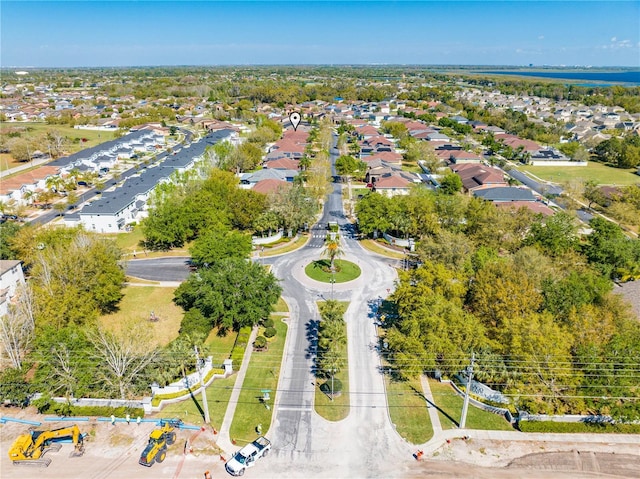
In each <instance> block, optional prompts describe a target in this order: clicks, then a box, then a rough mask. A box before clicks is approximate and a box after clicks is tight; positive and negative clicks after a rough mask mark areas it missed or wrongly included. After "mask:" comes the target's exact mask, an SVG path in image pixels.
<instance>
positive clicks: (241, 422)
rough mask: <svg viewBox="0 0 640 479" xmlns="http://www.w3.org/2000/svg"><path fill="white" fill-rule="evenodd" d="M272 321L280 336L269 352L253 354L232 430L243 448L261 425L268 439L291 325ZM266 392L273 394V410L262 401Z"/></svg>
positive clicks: (273, 341) (232, 434) (255, 434)
mask: <svg viewBox="0 0 640 479" xmlns="http://www.w3.org/2000/svg"><path fill="white" fill-rule="evenodd" d="M271 318H272V319H273V321H274V327H275V328H276V331H277V334H276V335H275V336H274V337H273V338H271V339H270V340H269V343H268V344H269V349H267V350H266V351H253V352H252V353H251V360H250V361H249V368H248V369H247V374H246V376H245V378H244V383H243V384H242V391H241V392H240V397H239V398H238V405H237V406H236V411H235V414H234V416H233V422H232V423H231V428H230V430H229V436H230V437H231V439H235V440H236V441H238V442H239V444H241V445H242V444H245V443H247V442H250V441H253V440H254V439H255V438H256V436H257V435H258V434H257V432H256V427H257V426H258V424H261V425H262V434H265V435H266V434H267V432H268V431H269V425H270V424H271V416H272V414H273V404H274V400H275V396H276V393H277V387H278V378H279V375H280V365H281V363H282V353H283V351H284V343H285V339H286V337H287V329H288V326H287V324H286V323H284V322H283V321H282V318H280V317H279V316H275V315H272V316H271ZM251 347H253V345H252V344H249V345H247V348H251ZM263 389H269V390H270V391H271V392H270V393H269V394H270V397H271V399H270V400H269V402H268V405H269V409H267V408H266V407H265V404H264V403H263V402H262V401H261V398H262V390H263Z"/></svg>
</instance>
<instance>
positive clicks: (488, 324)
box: [0, 67, 640, 477]
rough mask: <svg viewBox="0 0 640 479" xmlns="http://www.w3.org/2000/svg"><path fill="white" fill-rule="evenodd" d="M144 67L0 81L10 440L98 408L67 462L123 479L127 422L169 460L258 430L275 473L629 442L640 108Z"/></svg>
mask: <svg viewBox="0 0 640 479" xmlns="http://www.w3.org/2000/svg"><path fill="white" fill-rule="evenodd" d="M291 68H293V67H291ZM145 71H147V73H148V74H147V75H146V76H141V75H140V74H139V72H136V71H130V70H127V69H122V70H120V69H115V70H113V71H109V72H105V73H104V74H100V75H98V74H96V72H94V71H92V70H87V71H86V72H84V71H83V72H77V73H76V74H75V75H74V76H72V77H67V75H66V74H64V73H62V72H55V71H54V72H51V71H47V70H44V71H37V70H34V71H33V72H27V73H26V74H20V75H18V74H16V73H11V72H9V74H8V76H6V77H5V79H4V80H3V83H2V85H1V86H2V96H1V98H0V116H1V120H2V121H1V122H0V136H1V139H2V142H1V146H2V152H1V153H0V154H1V155H2V156H1V157H0V166H2V171H1V175H2V176H1V182H0V205H1V206H2V224H1V225H0V228H1V231H0V232H1V233H2V244H0V246H1V247H2V249H1V253H2V258H0V266H1V268H0V269H1V272H0V273H1V275H0V276H1V279H2V285H1V287H0V300H1V302H0V357H1V358H2V360H3V361H5V363H6V364H7V365H8V367H7V368H5V369H4V370H3V372H2V374H0V394H1V397H2V399H3V401H4V402H5V404H6V411H7V412H6V414H5V413H3V415H2V418H0V428H2V431H3V440H2V441H3V448H4V446H5V443H6V446H7V448H9V447H11V445H12V444H13V441H14V440H15V436H16V434H17V433H18V432H19V430H20V428H23V426H24V422H23V421H31V422H32V423H33V424H34V427H40V426H39V425H40V424H41V423H42V422H43V421H44V418H45V417H46V418H51V420H52V421H61V420H62V419H60V418H64V420H67V419H71V418H74V420H76V421H77V422H78V425H79V427H80V429H81V430H82V431H84V430H88V429H89V428H92V429H91V430H92V431H93V433H92V434H93V438H92V440H91V441H87V444H88V445H90V446H91V447H87V451H86V452H85V455H84V456H83V457H80V458H78V462H77V464H78V465H79V466H78V468H77V471H78V472H77V474H76V476H73V477H84V476H83V474H85V475H86V474H90V475H96V477H102V476H99V474H101V473H102V472H104V471H107V470H109V471H116V472H114V474H116V476H117V475H118V474H120V475H123V477H124V476H127V477H137V474H138V473H139V471H140V464H139V463H138V457H135V458H133V459H132V456H131V454H132V453H131V454H130V453H127V452H126V451H125V444H126V447H127V448H129V449H130V450H133V449H136V453H135V454H133V455H134V456H135V455H136V454H138V453H139V452H140V453H142V450H143V449H144V448H143V447H142V448H140V451H137V448H138V446H144V445H145V444H144V443H146V442H147V441H148V439H149V437H150V434H154V433H155V432H151V430H150V429H149V428H150V427H151V426H152V425H153V424H151V423H154V424H156V425H159V426H161V427H165V426H166V421H172V422H171V424H178V425H180V427H178V428H177V430H176V431H175V434H176V438H177V444H178V445H179V446H180V447H177V446H176V445H175V444H167V445H165V449H162V452H163V453H164V454H165V456H162V455H161V454H159V455H158V460H156V463H155V465H153V463H152V465H153V467H154V471H155V472H156V473H157V474H158V477H187V475H189V476H188V477H191V476H194V477H195V476H197V475H199V474H202V473H204V471H207V472H208V473H209V472H210V471H212V470H213V471H215V472H216V473H219V474H226V473H227V472H228V471H230V470H236V469H233V468H231V469H229V468H228V467H227V468H226V471H227V472H225V464H229V462H230V461H231V460H232V459H231V458H232V457H236V458H237V457H238V456H237V455H236V456H234V455H235V454H236V453H237V450H238V449H240V447H241V446H244V445H245V444H248V445H249V446H245V447H247V450H253V449H252V446H250V445H251V444H254V442H255V441H256V437H264V436H267V435H268V438H269V439H268V441H269V445H270V448H269V451H268V452H270V456H269V457H268V458H265V459H264V460H261V461H259V462H257V463H256V469H255V471H260V472H259V473H256V474H261V475H264V476H265V477H275V476H280V475H282V474H292V471H294V472H295V471H296V470H297V466H296V464H297V463H298V462H300V461H301V464H302V466H300V467H304V468H308V470H310V471H312V472H311V473H310V477H327V476H328V475H331V477H334V476H335V477H341V475H340V473H339V470H338V469H339V465H340V464H343V463H344V464H348V465H349V466H348V468H349V471H350V474H349V477H372V476H375V477H412V475H413V474H415V473H422V472H425V473H426V472H427V466H426V464H428V465H429V467H431V468H434V467H435V469H434V470H437V468H438V467H439V466H440V465H442V464H446V465H447V466H449V464H450V463H451V461H450V458H454V459H455V461H456V464H454V465H453V466H452V467H454V468H455V467H462V466H458V465H457V462H459V463H460V464H466V463H465V462H464V459H466V460H467V461H471V462H470V463H469V464H473V467H477V468H486V470H491V471H494V470H501V471H506V473H509V472H511V471H510V470H509V468H510V467H512V466H509V464H507V463H506V461H507V459H504V461H503V462H504V464H503V463H502V462H500V465H499V466H498V465H497V464H498V463H497V462H495V460H492V461H493V462H492V461H489V459H484V460H483V458H484V457H485V456H486V454H485V453H484V452H482V451H494V452H492V453H491V454H492V455H493V456H492V457H494V458H495V456H496V455H499V454H503V455H504V457H505V458H509V461H514V464H516V463H517V461H525V459H523V458H526V457H528V456H529V455H531V454H538V453H539V454H546V455H545V456H544V457H545V460H548V461H549V464H550V466H549V468H550V469H549V470H553V471H564V469H563V468H564V467H566V466H565V464H566V458H567V457H573V456H572V455H573V454H574V452H572V451H575V450H576V448H584V450H585V451H588V452H589V454H592V455H593V457H595V458H596V459H594V461H595V462H589V463H588V464H589V465H588V467H595V466H593V464H597V465H598V467H601V466H602V465H604V464H609V462H607V461H610V463H611V464H612V465H611V470H612V471H613V474H614V475H616V474H617V475H618V476H619V477H624V471H626V470H627V469H625V467H627V465H628V464H631V465H635V464H637V463H638V456H637V453H636V451H635V449H634V448H635V447H637V440H638V439H637V438H638V433H639V432H638V429H637V424H636V423H637V419H638V411H639V410H638V401H637V387H636V382H637V381H635V378H636V375H637V374H636V372H635V366H636V362H637V361H636V359H637V352H638V348H640V342H639V339H638V338H640V335H639V334H640V329H639V325H640V303H639V302H638V298H640V290H639V289H638V286H639V285H640V281H638V280H640V246H639V245H640V240H639V239H638V233H639V228H640V221H639V220H638V218H640V202H638V198H640V176H638V174H637V173H638V172H640V157H638V155H637V153H638V152H639V151H640V148H638V147H639V146H640V136H639V134H640V113H639V112H636V111H633V112H631V113H627V112H626V111H625V109H624V108H622V107H621V106H617V105H609V104H607V105H604V104H598V103H597V102H595V101H592V100H591V97H592V96H595V95H600V94H601V93H600V90H599V89H593V90H589V89H586V88H585V90H584V92H583V94H582V96H578V93H579V92H580V91H581V90H579V89H578V90H576V89H569V87H566V86H561V87H557V88H563V90H562V93H563V94H564V93H567V92H569V91H570V92H571V93H573V94H574V95H575V96H576V98H577V99H576V100H567V99H564V98H565V97H563V98H562V99H556V98H555V97H554V98H552V96H554V95H555V96H557V95H558V93H557V91H556V90H553V91H552V92H551V93H549V95H548V96H544V95H542V94H543V93H545V91H546V90H545V88H543V87H536V88H538V89H539V90H540V91H539V93H541V95H539V96H538V95H532V94H530V93H529V91H530V90H532V87H530V86H529V84H528V83H527V82H526V81H525V82H523V83H522V84H519V85H518V87H517V88H519V89H520V90H519V91H517V88H516V87H514V86H513V85H512V84H511V83H509V82H505V83H500V81H499V80H496V79H494V78H492V79H491V80H490V81H489V80H479V79H478V77H477V76H476V75H475V74H469V75H468V76H461V75H460V73H459V72H452V73H448V74H447V75H443V74H442V73H439V72H438V73H432V72H429V71H428V70H426V69H415V68H406V69H405V68H403V67H393V68H390V67H385V68H384V69H380V68H379V67H371V68H370V69H369V68H367V69H364V70H363V72H364V73H363V72H358V73H357V74H356V73H354V72H352V71H350V70H349V69H336V70H325V69H324V68H323V67H317V68H313V69H312V68H309V69H306V70H304V69H303V70H300V71H298V70H295V69H289V68H286V69H283V70H282V71H281V70H274V71H271V69H269V68H268V67H251V68H250V69H249V68H248V69H238V70H235V69H234V68H231V67H220V68H211V69H209V68H204V67H203V68H191V67H184V68H182V67H176V68H175V69H174V70H170V71H164V70H163V71H158V70H156V69H155V68H149V69H146V70H145ZM334 76H337V78H335V77H334ZM231 80H233V81H231ZM347 87H348V88H347ZM501 88H503V89H504V90H506V91H510V92H512V91H514V89H515V90H516V91H517V92H516V93H509V94H506V93H502V92H501ZM548 88H551V87H548ZM616 91H617V90H616ZM318 92H321V93H318ZM576 92H578V93H576ZM624 92H625V95H622V96H621V97H620V99H622V100H624V101H628V96H626V93H627V91H626V90H624ZM567 96H568V93H567ZM602 98H603V101H605V102H609V103H611V101H612V100H611V99H608V98H607V97H605V96H604V95H603V96H602ZM580 99H581V100H586V103H589V104H588V105H587V104H585V102H583V101H579V100H580ZM629 104H630V105H632V107H631V109H632V110H633V104H632V103H629ZM292 115H294V116H292ZM296 115H299V117H297V116H296ZM294 118H295V119H296V121H294ZM298 119H299V120H300V121H299V122H298V121H297V120H298ZM604 332H606V334H605V333H604ZM119 348H120V349H119ZM114 351H121V354H122V356H123V357H124V356H126V358H127V362H126V365H125V366H123V367H122V368H119V366H118V364H119V363H118V361H115V360H114V356H113V352H114ZM118 354H120V353H118ZM594 365H600V366H601V367H598V374H595V373H594V372H593V368H594V367H595V366H594ZM98 377H99V378H100V379H99V380H96V379H95V378H98ZM132 418H136V422H137V425H131V424H132V422H133V421H132ZM85 419H86V421H85ZM47 420H48V419H47ZM82 421H84V422H82ZM31 422H30V423H29V424H31ZM36 423H37V424H39V425H38V426H35V424H36ZM189 428H191V429H189ZM363 428H365V429H367V430H369V429H370V430H371V431H373V432H372V433H371V434H365V435H363V434H362V433H361V431H362V430H363ZM5 431H7V432H6V434H5ZM602 437H604V438H603V439H602ZM331 438H333V439H331ZM175 440H176V439H174V442H175ZM119 441H121V442H119ZM110 444H111V446H110ZM611 444H616V448H615V451H614V450H613V449H614V448H612V447H611ZM542 445H544V448H545V450H544V452H540V451H541V447H542ZM355 447H357V448H360V449H363V450H365V449H366V450H370V451H372V452H371V457H369V454H368V453H367V457H369V459H367V461H365V462H366V463H361V461H356V462H354V461H352V456H353V453H352V451H353V448H355ZM110 448H113V450H114V451H117V453H118V454H119V455H120V457H119V458H118V459H114V456H113V455H109V454H110V452H109V449H110ZM614 452H615V454H616V457H613V456H614ZM327 454H331V456H332V457H333V456H335V457H336V458H337V459H336V461H337V462H336V466H331V465H327V462H331V461H328V460H327ZM596 454H597V456H596ZM425 455H426V457H428V462H427V460H425V461H424V463H423V462H422V458H423V457H425ZM5 456H6V455H5ZM130 456H131V457H130ZM467 456H469V457H470V458H471V459H469V458H468V457H467ZM51 457H54V455H53V454H52V455H51ZM165 457H166V459H165ZM394 457H395V458H397V459H392V458H394ZM159 458H162V459H161V460H160V459H159ZM212 458H215V461H213V459H212ZM292 458H293V459H292ZM407 458H408V459H407ZM134 459H135V460H134ZM1 460H2V461H3V462H2V469H3V471H5V470H8V471H10V472H9V476H8V477H25V476H21V475H20V474H21V472H20V471H21V470H22V471H24V469H21V468H9V467H6V468H5V465H8V464H9V461H13V464H17V463H20V461H21V459H16V458H15V456H12V458H11V459H9V458H8V457H2V459H1ZM25 460H28V461H32V460H34V459H25ZM165 460H166V462H163V461H165ZM233 460H235V459H233ZM41 462H42V461H40V462H38V464H40V463H41ZM160 462H163V464H160ZM147 463H148V461H147V462H145V465H147ZM34 464H35V463H34ZM47 464H49V463H48V462H47ZM518 464H519V463H518ZM572 464H573V463H572ZM584 464H586V463H583V462H580V467H581V468H583V467H587V466H584ZM252 465H253V463H249V465H247V467H249V466H252ZM65 466H66V463H65V462H64V460H63V458H62V456H61V455H60V454H58V455H57V456H55V458H54V459H53V461H52V462H51V463H50V465H48V467H47V468H46V469H43V471H44V474H43V477H62V476H61V475H62V474H63V472H62V471H63V469H64V468H65ZM535 466H536V467H538V465H537V464H536V465H535ZM416 467H418V468H420V469H416ZM422 467H424V468H425V469H422ZM513 467H516V466H513ZM576 467H577V466H576ZM489 468H491V469H489ZM517 468H518V469H517V470H518V471H521V470H525V469H522V468H521V467H520V466H519V465H518V466H517ZM531 468H532V470H534V471H538V469H536V468H535V467H533V466H531ZM200 469H202V471H200ZM241 470H242V472H244V469H241ZM461 470H462V469H456V471H457V474H458V475H460V474H462V475H464V474H463V473H462V472H460V471H461ZM478 470H483V469H478ZM514 470H515V469H514ZM416 471H418V472H416ZM621 471H622V472H621ZM47 474H50V475H47ZM247 474H253V471H250V472H247ZM107 475H108V474H107ZM116 476H113V477H116ZM293 476H294V477H297V476H296V474H293ZM3 477H4V476H3ZM117 477H119V476H117ZM205 477H206V476H205ZM344 477H346V476H344Z"/></svg>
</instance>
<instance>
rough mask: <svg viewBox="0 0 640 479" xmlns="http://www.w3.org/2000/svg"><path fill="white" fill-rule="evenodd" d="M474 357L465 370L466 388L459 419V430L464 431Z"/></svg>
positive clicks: (473, 356) (472, 356) (473, 355)
mask: <svg viewBox="0 0 640 479" xmlns="http://www.w3.org/2000/svg"><path fill="white" fill-rule="evenodd" d="M475 360H476V355H475V354H471V364H470V365H469V367H468V368H467V387H466V389H465V392H464V403H463V405H462V417H461V419H460V429H464V427H465V425H466V423H467V410H468V409H469V391H470V390H471V379H472V378H473V363H474V362H475Z"/></svg>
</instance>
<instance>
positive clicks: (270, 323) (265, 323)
mask: <svg viewBox="0 0 640 479" xmlns="http://www.w3.org/2000/svg"><path fill="white" fill-rule="evenodd" d="M273 324H274V323H273V319H271V318H267V319H265V320H264V321H262V325H263V326H264V327H265V328H273Z"/></svg>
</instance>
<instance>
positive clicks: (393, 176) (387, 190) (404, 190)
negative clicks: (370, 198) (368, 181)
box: [371, 172, 414, 197]
mask: <svg viewBox="0 0 640 479" xmlns="http://www.w3.org/2000/svg"><path fill="white" fill-rule="evenodd" d="M374 180H375V181H374V183H373V184H372V187H371V191H377V192H378V193H380V194H382V195H385V196H388V197H392V196H396V195H408V194H409V191H410V190H411V187H412V186H413V184H414V180H413V178H411V177H410V176H409V174H407V173H404V172H403V173H401V174H398V173H384V174H382V175H380V176H377V177H375V178H374Z"/></svg>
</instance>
